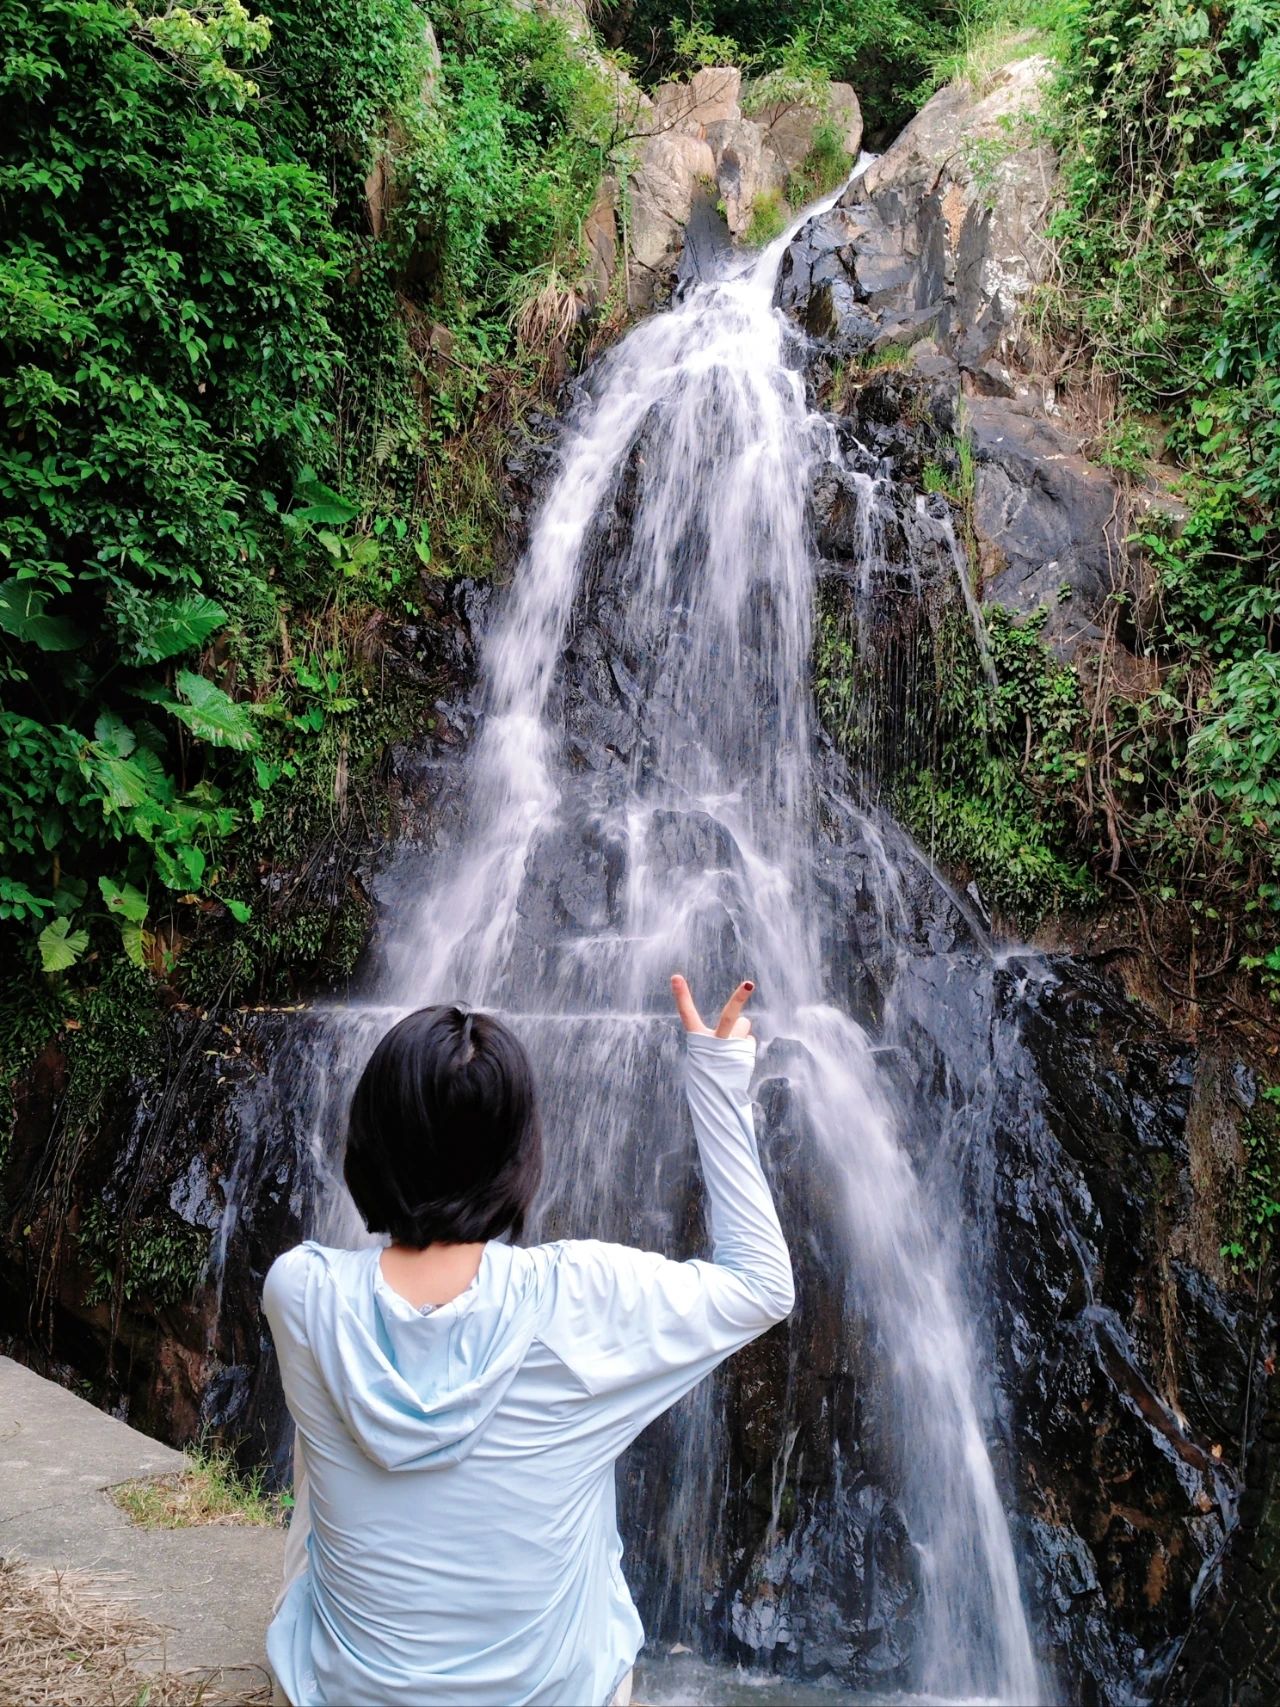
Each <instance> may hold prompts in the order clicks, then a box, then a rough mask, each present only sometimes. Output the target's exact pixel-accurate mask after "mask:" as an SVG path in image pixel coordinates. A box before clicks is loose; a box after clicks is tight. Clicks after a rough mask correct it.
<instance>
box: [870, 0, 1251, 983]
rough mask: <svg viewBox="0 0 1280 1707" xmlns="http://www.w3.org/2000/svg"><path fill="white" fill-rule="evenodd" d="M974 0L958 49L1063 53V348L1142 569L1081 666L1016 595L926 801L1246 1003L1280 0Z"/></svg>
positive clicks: (982, 59) (942, 818)
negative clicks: (986, 676)
mask: <svg viewBox="0 0 1280 1707" xmlns="http://www.w3.org/2000/svg"><path fill="white" fill-rule="evenodd" d="M971 24H972V27H971V28H970V30H969V32H968V35H967V37H966V43H965V44H964V50H963V51H961V52H959V53H957V56H956V58H955V60H954V61H953V63H952V65H951V66H950V67H948V69H951V70H953V71H954V72H955V73H956V74H957V75H960V76H969V77H971V78H972V79H973V80H974V81H975V82H977V83H979V84H981V83H982V82H983V80H984V79H985V78H986V77H988V76H989V75H990V73H991V71H992V70H993V69H994V68H996V67H998V65H999V64H1000V62H1001V61H1002V60H1003V59H1008V58H1012V57H1015V56H1017V55H1020V54H1025V53H1027V52H1028V51H1033V50H1041V51H1047V52H1049V53H1050V54H1051V55H1053V56H1054V57H1055V58H1056V60H1057V62H1058V67H1059V75H1058V78H1057V81H1056V84H1055V85H1054V86H1053V88H1052V90H1051V95H1050V100H1049V102H1048V105H1047V109H1046V111H1045V113H1044V115H1043V118H1042V120H1041V121H1040V123H1041V126H1042V129H1043V131H1044V132H1045V134H1046V136H1047V138H1048V140H1050V141H1051V142H1052V143H1053V144H1054V146H1055V147H1056V149H1057V151H1058V153H1059V155H1060V158H1061V162H1062V176H1061V193H1060V206H1059V211H1058V213H1057V216H1056V219H1055V221H1054V225H1053V228H1052V235H1053V238H1054V241H1055V248H1056V267H1055V269H1054V274H1053V277H1052V279H1051V281H1050V283H1049V284H1048V285H1047V286H1046V287H1045V288H1044V289H1043V290H1042V292H1041V294H1040V297H1039V299H1038V302H1037V304H1036V311H1037V312H1038V315H1039V331H1040V332H1041V333H1042V334H1043V343H1044V358H1043V359H1044V360H1046V361H1047V362H1048V363H1050V364H1051V369H1050V371H1051V376H1052V377H1053V378H1054V380H1055V382H1056V384H1057V386H1058V389H1059V393H1060V396H1061V399H1062V401H1063V403H1064V404H1065V406H1066V408H1067V410H1068V415H1069V417H1070V418H1071V419H1072V420H1074V421H1075V422H1076V424H1077V425H1078V426H1080V427H1082V428H1083V429H1084V430H1085V431H1086V434H1087V449H1088V450H1089V452H1090V454H1091V455H1092V456H1093V457H1095V458H1096V459H1097V460H1099V461H1101V462H1103V463H1104V464H1106V465H1108V466H1109V467H1110V468H1111V469H1112V471H1113V472H1114V473H1115V475H1116V476H1117V478H1118V480H1119V482H1120V485H1121V488H1122V496H1123V498H1124V500H1125V503H1126V506H1127V514H1128V516H1129V529H1130V532H1131V534H1132V536H1133V538H1134V541H1135V543H1136V544H1137V546H1138V547H1139V559H1140V562H1141V565H1142V568H1141V577H1140V578H1141V588H1140V590H1138V591H1132V592H1130V593H1128V594H1120V595H1117V596H1116V598H1115V599H1114V600H1113V605H1112V609H1111V612H1110V615H1109V618H1108V625H1107V636H1106V643H1105V646H1104V650H1103V656H1102V659H1101V661H1100V663H1099V662H1096V661H1095V662H1092V663H1090V665H1089V668H1088V673H1087V674H1086V676H1084V677H1081V676H1080V675H1078V674H1077V673H1076V672H1075V671H1074V670H1072V669H1070V668H1067V667H1064V666H1063V665H1061V664H1060V663H1058V662H1057V661H1056V660H1055V659H1054V658H1053V657H1052V656H1051V654H1050V653H1049V652H1048V650H1047V649H1046V648H1044V647H1043V646H1042V645H1040V644H1039V642H1038V640H1037V637H1036V634H1035V628H1034V625H1030V626H1029V625H1022V626H1017V625H1014V624H1012V623H1010V622H1009V621H1007V620H1004V619H1003V618H1002V617H1000V615H999V613H997V618H998V620H996V621H995V622H994V624H993V627H992V632H991V643H992V650H993V653H994V657H995V663H996V666H997V673H998V677H999V687H998V688H997V689H996V690H995V692H994V693H993V694H991V695H988V694H987V693H986V692H985V690H984V686H983V683H982V680H981V676H980V673H979V671H978V669H977V664H976V660H973V661H971V662H970V663H969V665H968V666H967V668H966V667H962V666H961V665H960V664H957V667H956V669H955V670H954V671H953V672H951V673H950V674H949V675H948V678H947V682H946V684H945V692H944V703H943V708H942V709H943V714H944V716H943V721H944V723H945V724H946V725H947V727H948V728H949V729H950V736H949V738H948V740H947V741H946V743H945V745H944V748H943V750H942V752H941V754H940V755H939V760H938V763H937V765H936V767H935V769H934V771H933V772H932V773H931V774H929V775H927V776H922V777H921V778H920V779H919V780H918V782H917V784H916V785H915V788H914V790H913V792H911V793H910V794H909V795H908V797H907V798H906V799H905V801H904V802H903V805H904V808H905V810H906V812H907V815H908V817H909V818H910V819H911V820H912V822H913V823H915V824H916V825H917V827H918V828H919V829H920V830H921V831H922V833H926V834H927V835H928V836H929V838H930V840H931V841H932V842H933V845H934V847H935V849H936V851H937V852H938V854H939V856H940V857H942V858H943V859H944V860H949V861H951V862H952V863H953V864H956V865H959V866H961V867H964V868H966V869H968V870H969V871H971V872H973V873H974V874H975V875H977V877H978V879H979V882H980V884H981V886H982V888H983V889H984V891H985V892H986V893H987V895H988V897H989V898H990V899H991V900H992V901H993V902H995V903H996V904H997V905H998V906H999V907H1000V908H1001V909H1002V910H1003V911H1004V912H1005V914H1006V916H1009V917H1012V918H1013V919H1014V920H1016V921H1017V922H1018V924H1019V925H1021V926H1022V928H1024V929H1025V928H1029V927H1031V926H1034V925H1035V924H1036V923H1037V922H1038V921H1039V919H1040V918H1041V917H1042V916H1043V914H1044V913H1046V912H1049V911H1052V910H1054V909H1055V908H1058V907H1062V906H1075V907H1078V906H1080V905H1087V906H1092V905H1095V904H1097V903H1099V902H1105V903H1110V904H1111V906H1112V907H1113V909H1115V910H1116V912H1117V915H1118V916H1119V915H1123V916H1124V917H1125V918H1126V919H1127V920H1128V921H1129V923H1130V924H1131V926H1132V927H1133V929H1132V930H1131V931H1130V933H1129V934H1131V935H1134V936H1135V937H1136V939H1137V940H1138V941H1139V942H1140V943H1141V944H1142V945H1143V946H1144V947H1145V949H1146V951H1147V952H1148V954H1149V956H1150V959H1151V962H1152V964H1153V966H1154V968H1155V971H1156V976H1157V977H1158V978H1159V980H1160V982H1161V983H1162V984H1163V985H1164V987H1165V990H1166V991H1167V993H1168V994H1169V995H1170V996H1171V997H1173V998H1174V999H1175V1000H1176V1001H1177V1002H1178V1003H1179V1004H1183V1005H1185V1004H1189V1005H1190V1011H1192V1012H1193V1013H1194V1011H1195V1010H1196V1009H1197V1008H1198V1007H1204V1009H1205V1011H1208V1012H1214V1011H1216V1012H1218V1013H1219V1014H1221V1015H1225V1016H1226V1017H1230V1015H1231V1014H1232V1013H1236V1014H1238V1013H1239V1011H1240V1009H1239V1006H1238V1003H1239V1002H1240V1000H1241V999H1242V998H1243V999H1244V1001H1245V1003H1246V1006H1249V1005H1250V998H1249V995H1248V991H1249V989H1250V988H1252V990H1253V991H1254V992H1255V993H1256V992H1257V991H1258V990H1259V988H1261V989H1263V990H1270V991H1271V993H1272V994H1276V993H1280V948H1278V946H1277V943H1278V938H1280V622H1278V620H1277V618H1278V615H1280V530H1278V528H1277V519H1278V518H1277V508H1278V506H1280V425H1278V423H1280V377H1278V375H1277V360H1278V358H1280V278H1278V276H1277V272H1278V269H1277V234H1278V233H1280V129H1278V119H1277V115H1278V114H1280V101H1278V98H1277V97H1278V95H1280V5H1277V4H1276V3H1275V0H1258V3H1254V0H1245V3H1240V4H1230V5H1224V6H1221V7H1218V8H1214V9H1212V10H1203V9H1200V8H1197V7H1195V6H1188V5H1173V4H1169V3H1167V0H1048V4H1042V5H1040V6H1038V7H1034V8H1032V9H1031V12H1030V13H1029V14H1028V13H1024V12H1019V14H1018V15H1017V16H1016V17H1014V16H1013V15H1011V14H1009V13H1004V14H1001V13H1000V12H994V13H993V12H991V11H988V13H987V17H986V20H985V23H984V21H983V18H982V16H981V15H979V16H978V18H977V19H976V20H971ZM1028 26H1030V29H1029V30H1028ZM960 448H961V449H963V447H960ZM953 464H954V466H955V469H956V472H954V473H945V472H944V473H941V474H939V477H938V483H939V484H942V485H946V484H948V483H949V484H950V485H951V486H952V487H953V488H954V490H953V496H955V497H956V499H957V501H958V502H959V504H960V507H961V509H962V510H963V507H964V504H963V500H964V493H963V491H962V490H961V488H962V487H963V485H964V479H963V469H962V468H960V467H959V464H958V463H957V462H955V459H953ZM1152 500H1154V502H1153V501H1152Z"/></svg>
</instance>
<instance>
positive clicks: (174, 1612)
mask: <svg viewBox="0 0 1280 1707" xmlns="http://www.w3.org/2000/svg"><path fill="white" fill-rule="evenodd" d="M183 1462H184V1460H183V1456H182V1454H181V1453H180V1452H175V1451H174V1450H173V1449H172V1447H168V1446H162V1445H161V1444H160V1443H159V1441H155V1440H151V1439H150V1438H149V1437H148V1436H147V1435H145V1434H140V1433H139V1432H138V1430H137V1429H134V1428H130V1427H129V1426H128V1424H127V1423H122V1422H118V1421H117V1420H116V1419H115V1418H114V1417H109V1416H107V1415H106V1414H105V1412H103V1411H100V1410H98V1409H97V1408H96V1407H95V1406H93V1405H91V1404H89V1403H88V1402H87V1401H86V1400H84V1399H81V1398H78V1397H77V1396H76V1394H74V1393H71V1392H68V1391H67V1389H66V1388H65V1387H59V1386H58V1385H57V1383H56V1382H53V1381H46V1380H45V1379H44V1378H43V1377H42V1376H40V1375H35V1374H33V1373H32V1372H31V1370H29V1369H26V1368H24V1367H23V1366H22V1365H21V1364H20V1363H15V1362H14V1361H13V1359H12V1358H8V1357H0V1553H5V1554H10V1555H12V1556H14V1557H16V1558H20V1559H23V1560H25V1561H27V1562H28V1563H29V1564H32V1565H40V1566H46V1567H52V1568H53V1569H58V1570H65V1569H73V1570H78V1571H87V1572H91V1573H94V1574H99V1575H101V1574H107V1573H119V1576H120V1580H119V1582H118V1584H113V1585H111V1594H112V1597H113V1598H116V1599H120V1600H128V1601H129V1602H130V1603H132V1604H133V1605H135V1606H136V1607H137V1610H138V1611H139V1612H140V1613H142V1614H143V1615H144V1616H146V1617H148V1618H151V1619H154V1621H155V1622H156V1623H157V1624H160V1625H162V1626H164V1627H165V1629H166V1630H168V1631H169V1632H170V1636H169V1640H168V1642H167V1643H166V1650H165V1663H166V1664H167V1666H168V1667H169V1668H170V1669H172V1670H174V1671H192V1670H194V1671H200V1672H206V1671H207V1672H223V1673H225V1672H227V1671H239V1670H241V1669H242V1668H243V1669H244V1670H245V1671H246V1672H248V1671H251V1670H257V1668H260V1667H263V1666H265V1657H264V1654H263V1647H262V1643H263V1635H264V1632H265V1630H266V1626H267V1620H268V1618H269V1616H270V1611H271V1603H272V1601H273V1600H274V1598H275V1595H276V1591H277V1589H278V1587H279V1584H280V1573H281V1567H282V1562H283V1558H284V1531H283V1530H277V1529H251V1528H239V1527H235V1526H233V1525H226V1526H222V1525H207V1526H205V1527H202V1528H194V1529H140V1528H138V1527H137V1525H135V1524H133V1523H131V1522H130V1520H129V1519H128V1518H127V1517H126V1516H125V1514H124V1513H123V1512H122V1511H121V1510H120V1509H119V1508H118V1507H117V1506H116V1504H115V1503H114V1501H113V1500H112V1499H111V1498H110V1496H109V1495H108V1494H107V1493H106V1491H105V1490H106V1489H108V1488H111V1487H114V1486H115V1485H116V1484H117V1483H119V1482H128V1481H132V1480H133V1479H134V1478H136V1477H139V1476H156V1475H164V1474H166V1473H171V1472H173V1471H175V1470H181V1468H182V1466H183ZM258 1681H261V1673H260V1672H259V1674H258Z"/></svg>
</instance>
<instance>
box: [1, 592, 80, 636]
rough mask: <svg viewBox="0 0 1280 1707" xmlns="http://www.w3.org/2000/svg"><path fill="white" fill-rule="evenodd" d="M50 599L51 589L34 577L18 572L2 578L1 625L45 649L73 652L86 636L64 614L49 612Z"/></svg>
mask: <svg viewBox="0 0 1280 1707" xmlns="http://www.w3.org/2000/svg"><path fill="white" fill-rule="evenodd" d="M48 602H49V595H48V593H47V592H45V590H44V588H43V587H41V586H39V585H38V583H37V582H35V581H21V580H19V579H18V577H17V576H16V575H15V576H13V577H11V578H10V579H9V580H8V581H0V629H3V630H4V632H5V633H6V634H11V635H12V636H13V637H14V639H15V640H22V641H25V642H26V643H27V645H29V646H38V647H39V648H40V650H41V651H42V652H74V651H75V649H76V647H77V646H80V645H82V644H83V643H84V636H83V635H82V634H81V632H80V630H79V629H78V628H77V627H76V625H75V623H73V622H69V621H68V620H67V618H66V617H65V616H46V615H45V608H44V607H45V606H46V605H47V604H48Z"/></svg>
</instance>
